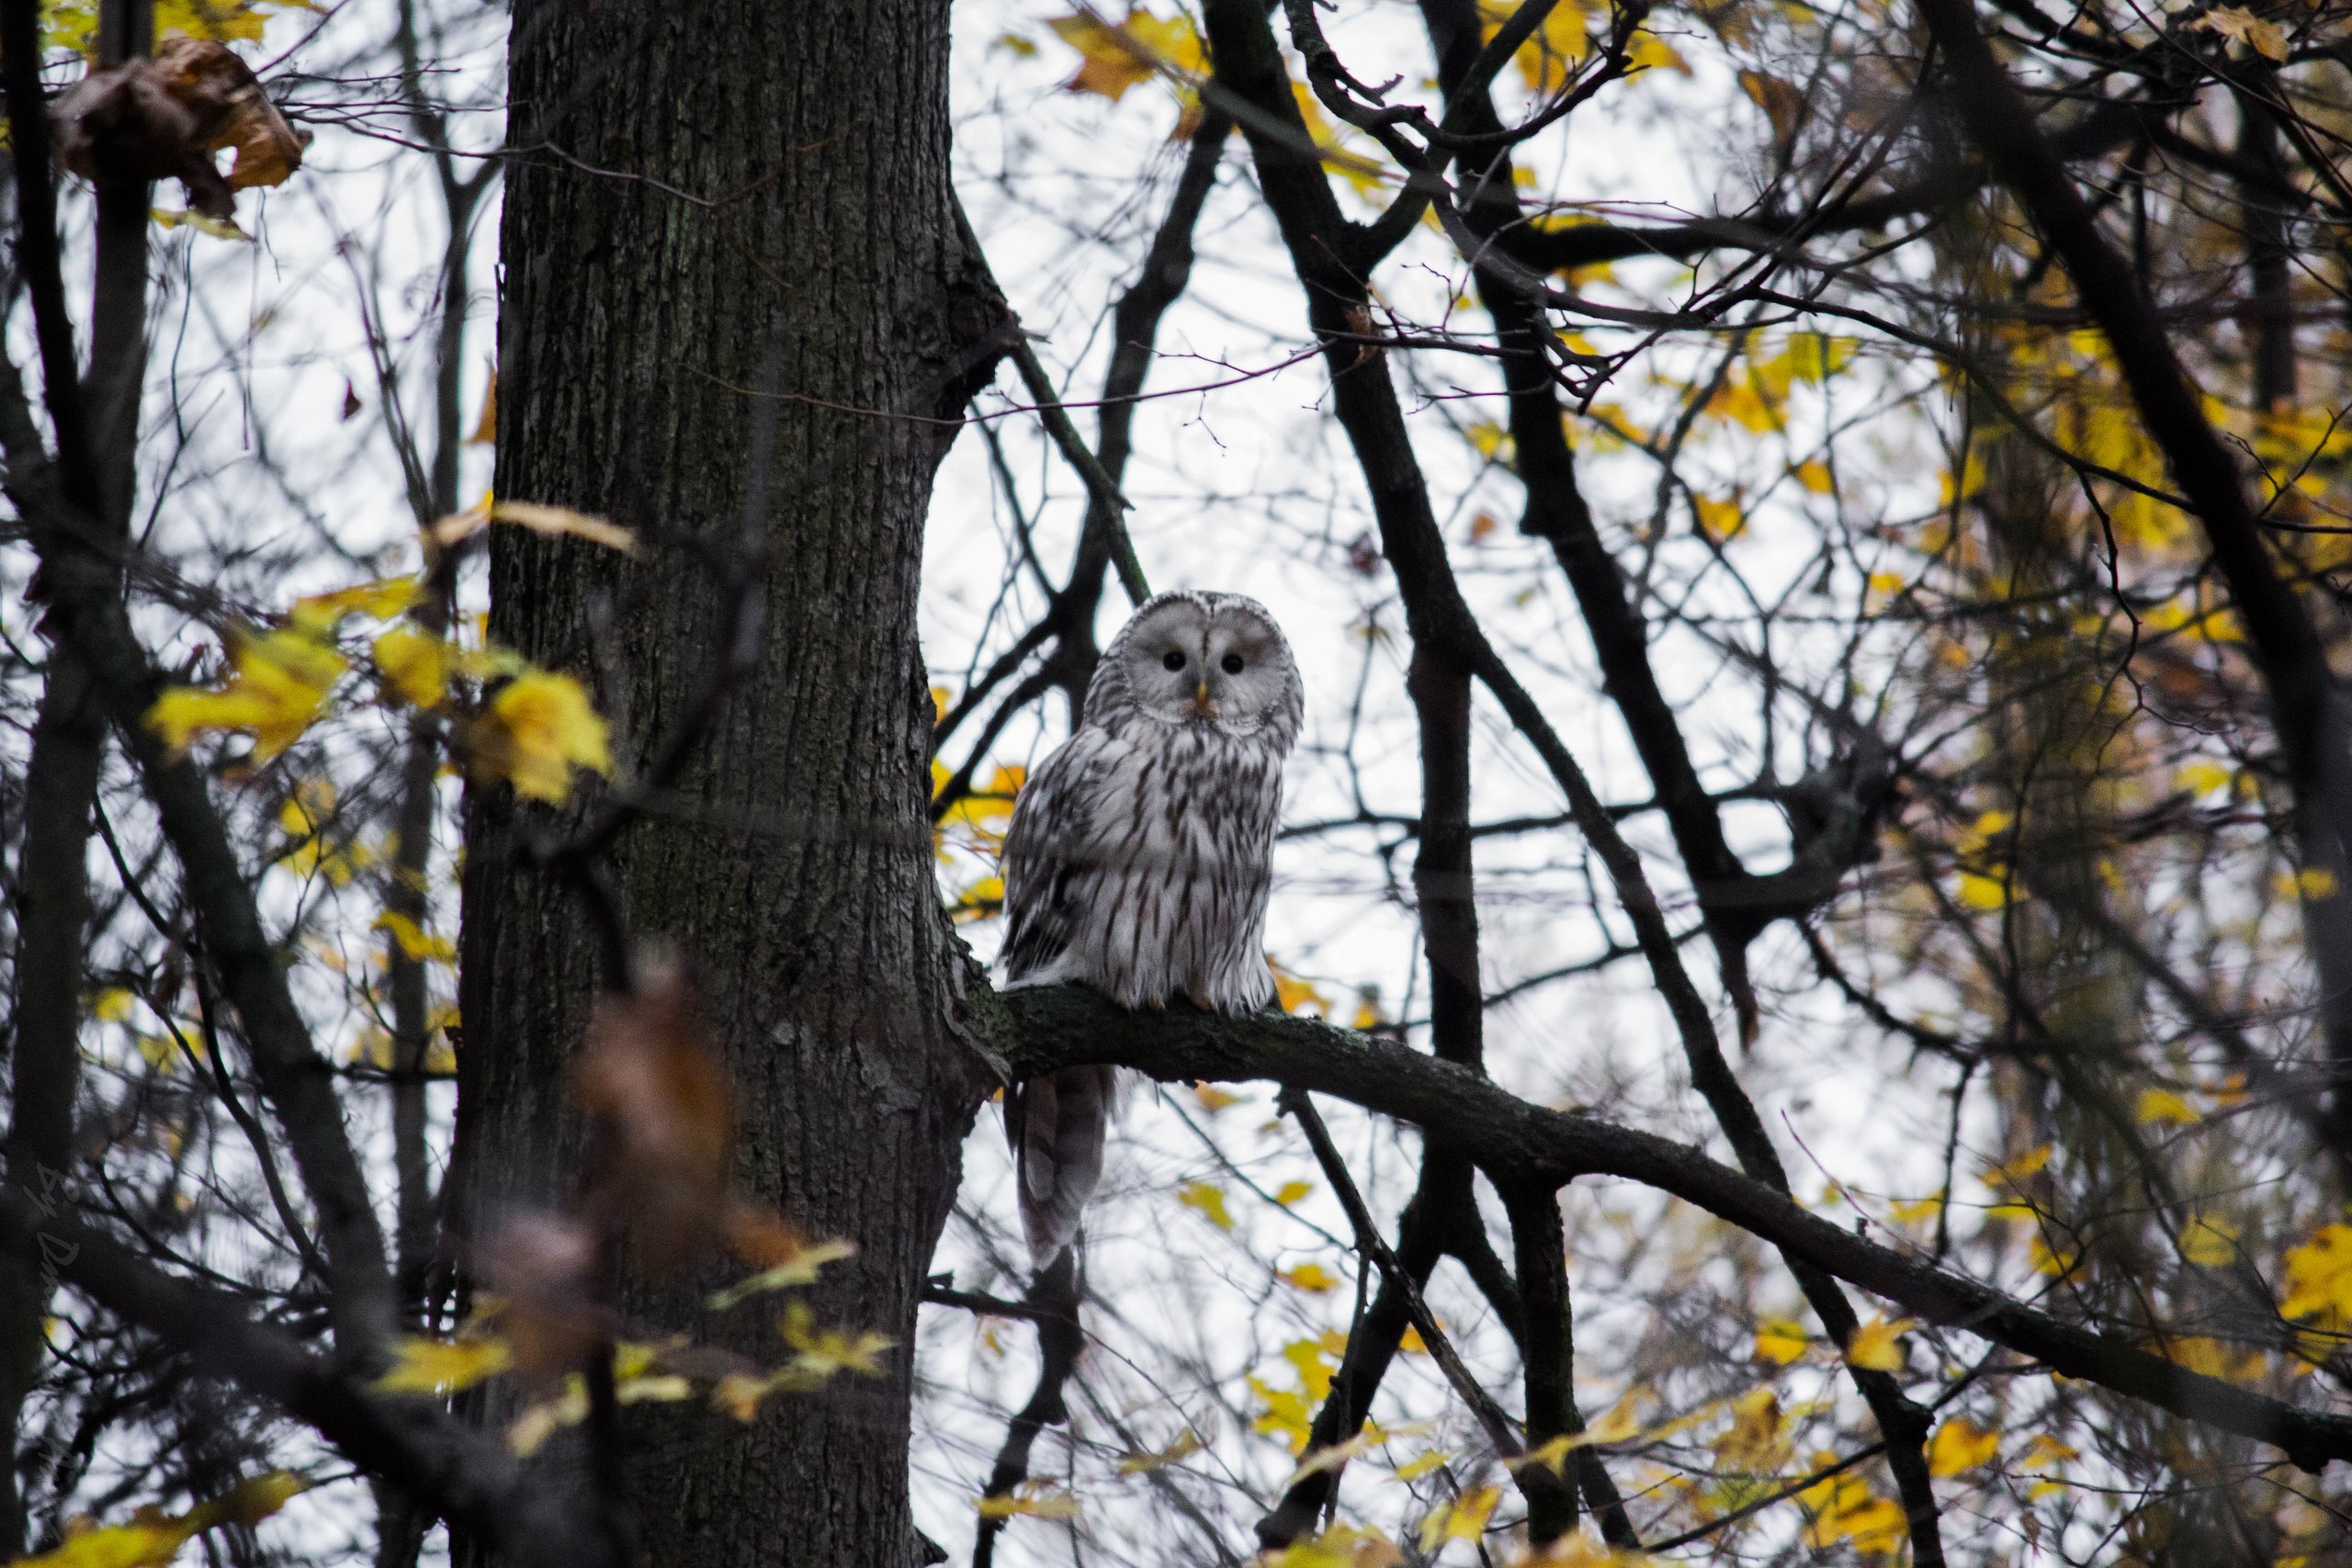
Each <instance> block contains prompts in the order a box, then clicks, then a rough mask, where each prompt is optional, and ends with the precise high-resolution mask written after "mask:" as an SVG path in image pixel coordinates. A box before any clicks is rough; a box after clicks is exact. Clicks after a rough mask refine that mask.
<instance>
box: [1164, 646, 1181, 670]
mask: <svg viewBox="0 0 2352 1568" xmlns="http://www.w3.org/2000/svg"><path fill="white" fill-rule="evenodd" d="M1159 662H1160V663H1161V664H1162V665H1164V666H1166V667H1167V668H1168V669H1170V670H1182V668H1184V656H1183V655H1182V653H1180V652H1178V651H1177V650H1176V649H1172V648H1171V649H1169V650H1168V657H1167V658H1165V659H1163V660H1160V661H1159Z"/></svg>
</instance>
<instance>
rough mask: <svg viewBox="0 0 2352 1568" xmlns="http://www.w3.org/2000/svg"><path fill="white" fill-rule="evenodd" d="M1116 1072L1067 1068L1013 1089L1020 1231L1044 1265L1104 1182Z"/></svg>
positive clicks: (1008, 1126) (1010, 1124)
mask: <svg viewBox="0 0 2352 1568" xmlns="http://www.w3.org/2000/svg"><path fill="white" fill-rule="evenodd" d="M1114 1073H1115V1069H1114V1068H1111V1067H1064V1068H1063V1069H1062V1070H1061V1071H1059V1072H1057V1073H1049V1074H1047V1075H1046V1077H1041V1078H1031V1079H1030V1080H1029V1081H1028V1082H1027V1083H1024V1084H1023V1085H1021V1086H1020V1087H1019V1088H1018V1089H1015V1090H1014V1091H1013V1095H1012V1115H1011V1116H1010V1117H1008V1118H1007V1119H1006V1121H1005V1129H1004V1130H1005V1134H1006V1136H1007V1137H1008V1138H1010V1139H1011V1140H1012V1159H1013V1164H1014V1166H1015V1167H1016V1168H1017V1169H1018V1171H1019V1176H1020V1187H1021V1228H1022V1230H1023V1232H1024V1233H1025V1234H1026V1235H1028V1237H1029V1258H1030V1261H1031V1262H1032V1263H1034V1264H1035V1266H1036V1267H1037V1268H1040V1269H1043V1268H1044V1267H1046V1264H1048V1263H1050V1262H1052V1261H1053V1260H1054V1258H1055V1257H1056V1256H1057V1254H1059V1253H1060V1251H1061V1250H1062V1248H1064V1247H1068V1246H1069V1244H1070V1240H1071V1238H1072V1237H1074V1236H1076V1235H1078V1217H1079V1213H1080V1210H1082V1209H1084V1208H1085V1207H1086V1200H1087V1199H1088V1198H1090V1197H1091V1196H1092V1195H1093V1192H1094V1187H1095V1184H1096V1183H1097V1182H1099V1181H1101V1180H1102V1179H1103V1140H1104V1137H1105V1135H1106V1134H1108V1133H1109V1131H1110V1126H1111V1098H1112V1091H1113V1088H1114Z"/></svg>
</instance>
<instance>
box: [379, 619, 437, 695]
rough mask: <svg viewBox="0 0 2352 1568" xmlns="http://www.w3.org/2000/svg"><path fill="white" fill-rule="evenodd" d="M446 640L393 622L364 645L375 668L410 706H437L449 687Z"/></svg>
mask: <svg viewBox="0 0 2352 1568" xmlns="http://www.w3.org/2000/svg"><path fill="white" fill-rule="evenodd" d="M449 652H450V649H449V644H448V640H447V638H445V637H434V636H432V635H430V634H429V633H425V632H421V631H418V630H417V629H416V628H414V627H413V626H393V627H391V628H390V629H389V630H388V631H386V632H384V633H383V634H382V635H381V636H379V637H377V638H376V640H375V641H374V642H372V643H369V644H368V658H369V659H371V660H374V661H375V665H376V669H377V671H378V672H379V674H381V675H382V676H383V677H384V679H385V680H387V681H389V682H391V686H392V690H393V691H394V692H396V693H398V694H399V695H400V698H401V701H402V702H404V703H406V704H408V705H410V706H411V707H420V708H429V707H437V706H438V705H440V702H441V699H442V698H443V697H444V696H446V695H447V694H448V690H449V664H450V658H449Z"/></svg>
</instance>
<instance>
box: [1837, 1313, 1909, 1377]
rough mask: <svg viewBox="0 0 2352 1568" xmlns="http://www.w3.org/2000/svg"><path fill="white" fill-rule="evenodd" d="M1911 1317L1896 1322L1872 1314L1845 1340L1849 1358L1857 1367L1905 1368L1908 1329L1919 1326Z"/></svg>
mask: <svg viewBox="0 0 2352 1568" xmlns="http://www.w3.org/2000/svg"><path fill="white" fill-rule="evenodd" d="M1914 1327H1917V1324H1916V1323H1915V1322H1914V1321H1913V1320H1912V1319H1910V1318H1907V1317H1903V1318H1897V1319H1895V1320H1894V1322H1893V1323H1889V1322H1887V1321H1886V1320H1885V1319H1884V1318H1879V1317H1873V1318H1871V1320H1870V1321H1869V1322H1868V1323H1865V1324H1863V1325H1861V1326H1860V1327H1859V1328H1857V1329H1855V1330H1854V1333H1853V1337H1851V1338H1849V1339H1848V1340H1847V1341H1846V1359H1847V1361H1848V1362H1849V1364H1851V1365H1853V1366H1857V1367H1860V1368H1862V1369H1863V1370H1865V1371H1873V1372H1899V1371H1902V1370H1903V1347H1902V1344H1901V1343H1900V1340H1901V1337H1902V1335H1903V1333H1904V1331H1905V1330H1906V1329H1910V1328H1914Z"/></svg>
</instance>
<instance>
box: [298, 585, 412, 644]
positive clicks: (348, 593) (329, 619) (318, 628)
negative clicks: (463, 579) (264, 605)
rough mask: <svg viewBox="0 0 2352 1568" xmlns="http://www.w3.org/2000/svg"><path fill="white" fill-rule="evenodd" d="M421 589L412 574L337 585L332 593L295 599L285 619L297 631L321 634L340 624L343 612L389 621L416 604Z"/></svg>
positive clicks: (319, 635) (329, 631)
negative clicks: (344, 586) (291, 623)
mask: <svg viewBox="0 0 2352 1568" xmlns="http://www.w3.org/2000/svg"><path fill="white" fill-rule="evenodd" d="M422 592H424V584H422V583H420V582H418V581H417V580H416V579H414V578H413V577H385V578H379V579H378V580H376V581H373V582H361V583H356V584H354V585H353V586H351V587H349V588H338V589H336V590H335V591H334V592H332V593H313V594H311V596H310V597H309V598H307V599H297V600H295V601H294V604H293V605H292V607H291V608H290V609H288V611H287V618H288V620H290V621H292V622H293V623H294V625H295V626H296V627H297V628H299V629H300V630H302V631H306V632H309V633H311V635H312V636H314V637H324V636H326V635H327V634H329V633H331V632H333V631H334V629H335V627H337V626H341V625H342V624H343V621H344V617H345V616H346V615H365V616H367V617H368V619H370V620H376V621H388V620H390V619H391V618H392V617H393V616H394V615H399V614H401V612H402V611H404V610H406V609H407V608H408V607H409V606H410V605H411V604H415V603H416V601H417V596H418V595H419V594H421V593H422Z"/></svg>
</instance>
